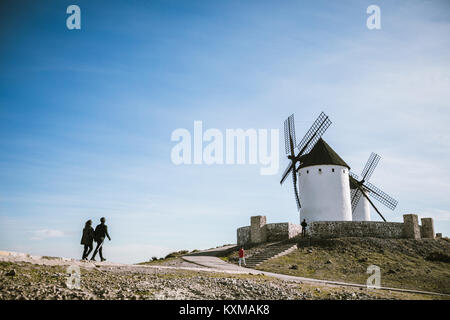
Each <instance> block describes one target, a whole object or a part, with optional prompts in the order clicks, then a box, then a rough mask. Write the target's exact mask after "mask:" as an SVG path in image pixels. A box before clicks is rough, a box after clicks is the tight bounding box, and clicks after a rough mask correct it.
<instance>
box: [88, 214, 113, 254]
mask: <svg viewBox="0 0 450 320" xmlns="http://www.w3.org/2000/svg"><path fill="white" fill-rule="evenodd" d="M105 222H106V219H105V218H101V219H100V224H99V225H97V226H96V227H95V231H94V235H95V242H97V247H95V251H94V254H93V255H92V258H91V260H93V261H95V256H96V255H97V252H98V253H100V259H101V260H102V261H105V260H106V259H105V258H103V250H102V249H103V242H104V241H105V237H108V239H109V241H111V237H110V236H109V234H108V227H107V226H106V224H105Z"/></svg>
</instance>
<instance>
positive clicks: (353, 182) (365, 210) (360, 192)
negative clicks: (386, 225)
mask: <svg viewBox="0 0 450 320" xmlns="http://www.w3.org/2000/svg"><path fill="white" fill-rule="evenodd" d="M379 161H380V156H379V155H378V154H376V153H373V152H372V154H371V155H370V157H369V160H367V163H366V165H365V166H364V169H363V171H362V173H361V179H359V177H358V176H357V175H356V174H354V173H353V172H350V188H351V202H352V211H353V220H354V221H370V220H371V218H370V206H372V207H373V208H374V209H375V211H376V212H377V213H378V214H379V215H380V217H381V218H382V219H383V221H386V219H385V218H384V217H383V215H382V214H381V213H380V211H379V210H378V208H377V207H376V206H375V205H374V203H373V202H372V201H371V200H370V198H369V196H372V197H373V198H375V199H377V200H378V201H379V202H381V203H382V204H384V205H385V206H386V207H388V208H389V209H391V210H394V209H395V207H396V206H397V203H398V201H397V200H395V199H394V198H392V197H391V196H390V195H388V194H387V193H385V192H383V191H382V190H380V189H379V188H377V187H376V186H374V185H373V184H371V183H370V182H369V179H370V177H371V176H372V173H373V172H374V170H375V168H376V166H377V165H378V162H379ZM361 196H363V197H362V199H361Z"/></svg>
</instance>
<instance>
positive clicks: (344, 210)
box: [298, 139, 352, 222]
mask: <svg viewBox="0 0 450 320" xmlns="http://www.w3.org/2000/svg"><path fill="white" fill-rule="evenodd" d="M300 161H301V164H300V166H299V170H298V175H299V189H300V190H301V193H300V200H301V203H302V207H301V209H300V218H301V219H306V221H308V222H312V221H352V207H351V201H350V181H349V170H350V167H349V166H348V164H347V163H345V161H344V160H343V159H342V158H341V157H340V156H339V155H338V154H337V153H336V152H335V151H334V150H333V149H332V148H331V147H330V146H329V145H328V144H327V143H326V142H325V141H324V140H323V139H319V141H318V142H317V143H316V145H315V146H314V148H312V149H311V151H310V152H309V153H308V154H306V155H305V156H303V157H302V158H301V159H300Z"/></svg>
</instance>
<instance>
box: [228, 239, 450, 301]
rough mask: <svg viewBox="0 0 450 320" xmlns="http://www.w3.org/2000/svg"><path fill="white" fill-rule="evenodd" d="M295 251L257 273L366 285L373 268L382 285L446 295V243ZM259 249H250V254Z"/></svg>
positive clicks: (368, 242) (351, 242)
mask: <svg viewBox="0 0 450 320" xmlns="http://www.w3.org/2000/svg"><path fill="white" fill-rule="evenodd" d="M298 246H299V249H298V250H296V251H295V252H293V253H291V254H289V255H286V256H283V257H279V258H275V259H272V260H268V261H266V262H264V263H262V264H261V265H260V266H259V267H258V268H257V269H260V270H264V271H270V272H276V273H282V274H289V275H295V276H302V277H310V278H315V279H326V280H335V281H345V282H353V283H360V284H365V283H366V281H367V278H368V276H369V274H367V267H368V266H369V265H377V266H379V267H380V269H381V285H382V286H386V287H397V288H406V289H416V290H427V291H435V292H441V293H450V264H449V256H450V242H449V241H448V240H447V239H436V240H431V239H422V240H410V239H377V238H341V239H329V240H312V241H311V242H309V240H303V241H301V242H300V243H299V244H298ZM258 249H259V247H255V248H252V249H250V250H249V254H251V252H257V250H258ZM234 255H235V254H234ZM233 258H234V256H233V255H231V256H230V260H232V259H233Z"/></svg>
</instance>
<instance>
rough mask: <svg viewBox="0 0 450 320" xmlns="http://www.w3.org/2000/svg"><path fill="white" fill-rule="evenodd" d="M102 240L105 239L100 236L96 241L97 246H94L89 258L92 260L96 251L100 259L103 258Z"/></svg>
mask: <svg viewBox="0 0 450 320" xmlns="http://www.w3.org/2000/svg"><path fill="white" fill-rule="evenodd" d="M104 240H105V239H104V238H100V239H99V241H98V242H97V246H96V247H95V250H94V254H93V255H92V258H91V259H92V260H94V259H95V256H96V255H97V252H98V253H99V254H100V259H102V260H103V246H102V244H103V241H104Z"/></svg>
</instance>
